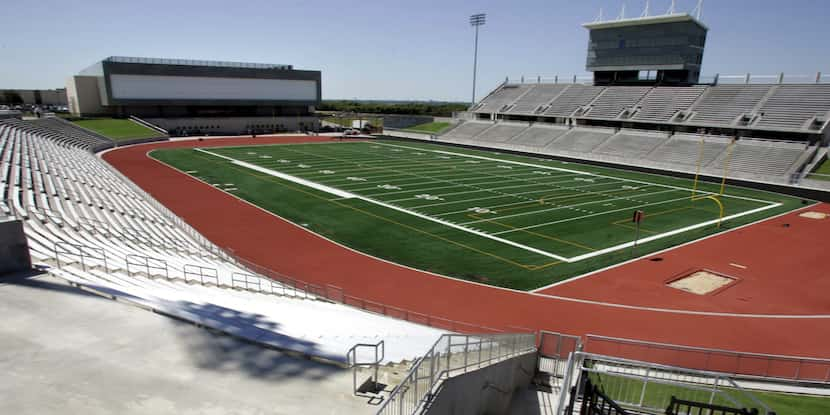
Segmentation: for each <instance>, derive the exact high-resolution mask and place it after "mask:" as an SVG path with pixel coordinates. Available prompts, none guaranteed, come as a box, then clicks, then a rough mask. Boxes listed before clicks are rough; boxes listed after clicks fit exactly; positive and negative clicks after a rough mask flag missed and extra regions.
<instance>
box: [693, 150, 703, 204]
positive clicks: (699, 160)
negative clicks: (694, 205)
mask: <svg viewBox="0 0 830 415" xmlns="http://www.w3.org/2000/svg"><path fill="white" fill-rule="evenodd" d="M705 144H706V139H705V138H703V136H701V137H700V146H699V147H700V148H699V150H698V154H697V168H696V169H695V181H694V182H693V183H692V200H695V196H696V195H697V182H698V180H699V179H700V167H701V166H702V165H703V146H704V145H705Z"/></svg>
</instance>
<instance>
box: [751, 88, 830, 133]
mask: <svg viewBox="0 0 830 415" xmlns="http://www.w3.org/2000/svg"><path fill="white" fill-rule="evenodd" d="M828 114H830V84H816V85H810V84H805V85H779V86H777V87H776V88H775V90H774V91H773V92H772V95H771V96H770V97H769V98H768V99H767V100H766V102H764V104H763V105H762V106H761V109H760V110H759V115H760V117H759V119H758V121H757V122H756V124H755V126H757V127H762V128H773V129H786V130H818V129H819V128H817V127H818V126H816V125H811V124H810V122H811V121H812V120H814V119H815V117H819V118H821V119H823V120H820V124H823V123H824V122H826V120H827V116H828Z"/></svg>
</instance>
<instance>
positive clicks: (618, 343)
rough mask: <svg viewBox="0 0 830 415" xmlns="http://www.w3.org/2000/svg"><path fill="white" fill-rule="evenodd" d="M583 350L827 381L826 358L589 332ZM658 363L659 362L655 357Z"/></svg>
mask: <svg viewBox="0 0 830 415" xmlns="http://www.w3.org/2000/svg"><path fill="white" fill-rule="evenodd" d="M586 338H587V341H586V343H585V350H586V351H589V352H593V353H601V354H607V355H613V356H619V357H624V358H628V359H634V360H645V359H649V360H651V361H655V360H657V359H659V357H663V358H665V359H667V360H666V361H665V362H662V363H666V364H669V363H671V362H685V364H686V365H687V367H689V368H692V369H697V370H705V371H709V372H718V373H721V374H728V375H730V376H733V377H740V378H759V379H776V380H787V381H794V382H808V383H818V384H830V359H816V358H805V357H797V356H782V355H771V354H761V353H747V352H737V351H732V350H722V349H713V348H705V347H691V346H682V345H676V344H667V343H657V342H649V341H642V340H632V339H622V338H617V337H607V336H598V335H593V334H589V335H587V336H586ZM658 363H660V362H659V361H658Z"/></svg>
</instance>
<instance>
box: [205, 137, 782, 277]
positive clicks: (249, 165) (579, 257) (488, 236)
mask: <svg viewBox="0 0 830 415" xmlns="http://www.w3.org/2000/svg"><path fill="white" fill-rule="evenodd" d="M377 144H378V145H383V146H390V147H399V148H407V149H414V150H417V151H425V152H433V153H440V154H450V155H454V156H459V157H468V158H474V159H483V160H488V161H494V162H498V163H506V164H515V165H521V166H527V167H533V168H538V169H544V170H553V171H560V172H566V173H570V174H575V175H585V176H593V177H599V178H603V179H610V180H612V181H616V182H629V183H638V184H641V185H648V186H658V187H663V188H667V189H670V190H664V191H660V192H652V193H646V194H643V195H636V196H646V197H647V196H651V195H655V194H660V193H666V192H671V191H676V190H682V191H691V189H688V188H683V187H678V186H670V185H663V184H658V183H650V182H644V181H638V180H630V179H624V178H618V177H613V176H604V175H599V174H594V173H588V172H581V171H578V170H570V169H563V168H559V167H549V166H541V165H536V164H532V163H523V162H518V161H511V160H500V159H494V158H489V157H483V156H475V155H467V154H459V153H453V152H447V151H441V150H427V149H420V148H412V147H408V146H399V145H394V144H386V143H377ZM195 150H196V151H200V152H203V153H206V154H210V155H213V156H216V157H220V158H223V159H226V160H229V161H231V162H232V163H233V164H236V165H239V166H241V167H245V168H248V169H251V170H254V171H258V172H261V173H265V174H268V175H271V176H274V177H278V178H280V179H283V180H287V181H290V182H293V183H297V184H301V185H303V186H307V187H310V188H313V189H316V190H319V191H322V192H326V193H329V194H332V195H334V196H336V197H338V198H341V199H360V200H364V201H366V202H369V203H373V204H376V205H379V206H382V207H385V208H388V209H392V210H395V211H399V212H403V213H406V214H409V215H412V216H415V217H417V218H420V219H423V220H427V221H430V222H434V223H438V224H441V225H444V226H448V227H450V228H453V229H457V230H461V231H463V232H467V233H471V234H474V235H476V236H480V237H483V238H486V239H490V240H493V241H497V242H500V243H503V244H506V245H509V246H513V247H516V248H519V249H524V250H526V251H529V252H533V253H536V254H539V255H542V256H545V257H549V258H553V259H556V260H560V261H564V262H569V263H570V262H577V261H582V260H584V259H588V258H592V257H595V256H599V255H603V254H606V253H609V252H613V251H616V250H619V249H624V248H626V247H630V246H632V245H633V244H634V242H633V241H632V242H626V243H622V244H619V245H616V246H612V247H609V248H604V249H601V250H598V251H593V252H590V253H588V254H583V255H577V256H574V257H570V258H566V257H563V256H560V255H556V254H553V253H550V252H547V251H544V250H541V249H537V248H533V247H530V246H527V245H523V244H520V243H517V242H513V241H510V240H507V239H504V238H500V237H499V236H498V235H500V234H505V233H510V232H515V231H520V230H524V229H530V228H536V227H541V226H549V225H552V224H556V223H562V222H567V221H572V220H578V219H584V218H586V217H591V216H599V215H604V214H608V213H614V212H618V211H622V210H630V209H635V208H638V207H644V206H653V205H658V204H664V203H671V202H675V201H679V200H683V199H686V198H688V196H684V197H682V198H678V199H672V200H668V201H661V202H654V203H648V204H644V205H641V206H635V207H626V208H622V209H617V210H612V211H604V212H601V213H595V214H590V215H584V216H580V217H574V218H568V219H563V220H559V221H555V222H549V223H544V224H538V225H533V226H529V227H525V228H519V229H513V230H509V231H502V232H496V233H487V232H483V231H480V230H478V229H474V228H470V227H468V226H466V225H469V224H473V223H478V222H485V221H488V219H485V220H480V221H474V222H466V223H462V224H456V223H454V222H450V221H446V220H442V219H439V218H437V217H434V216H430V215H425V214H421V213H418V212H415V211H412V210H409V209H406V208H403V207H400V206H397V205H393V204H391V203H387V202H383V201H379V200H375V199H372V198H371V197H367V196H361V195H358V194H354V193H351V192H347V191H343V190H340V189H336V188H333V187H330V186H326V185H323V184H319V183H315V182H313V181H310V180H306V179H303V178H300V177H296V176H292V175H290V174H286V173H281V172H277V171H274V170H271V169H268V168H265V167H261V166H258V165H255V164H252V163H248V162H244V161H239V160H236V159H234V158H231V157H227V156H223V155H220V154H216V153H213V152H210V151H207V150H204V149H200V148H196V149H195ZM298 153H301V152H298ZM301 154H302V153H301ZM325 158H327V159H333V160H338V159H337V158H336V157H325ZM352 163H355V164H359V163H356V162H352ZM414 176H418V175H414ZM426 178H427V179H429V180H435V181H438V182H445V183H453V182H452V181H448V180H441V179H434V178H431V177H426ZM534 183H536V184H537V185H544V183H543V182H534ZM612 183H613V182H612ZM612 183H603V184H612ZM461 186H464V185H463V184H461ZM564 189H568V188H563V189H560V190H564ZM571 190H578V188H577V189H571ZM479 191H491V190H487V189H482V190H479ZM540 191H544V190H540ZM586 193H587V194H592V193H593V192H586ZM700 193H702V194H713V193H711V192H703V191H701V192H700ZM600 194H601V193H600ZM510 196H514V197H515V195H510V194H504V195H502V196H496V197H510ZM724 196H726V197H732V198H737V199H743V200H750V201H755V202H761V203H767V204H768V205H767V206H763V207H760V208H756V209H752V210H749V211H745V212H741V213H737V214H734V215H730V216H727V217H724V218H723V219H722V220H724V221H725V220H730V219H734V218H738V217H741V216H745V215H751V214H754V213H758V212H762V211H764V210H767V209H772V208H776V207H778V206H781V204H780V203H772V202H769V201H765V200H758V199H752V198H746V197H740V196H730V195H724ZM621 199H624V200H630V199H627V198H625V197H612V198H607V199H605V200H600V201H592V202H586V203H580V204H575V205H572V206H564V207H557V208H553V209H545V210H541V211H534V212H527V213H522V214H515V215H508V216H501V217H495V218H491V219H489V220H493V219H502V218H508V217H514V216H522V215H526V214H536V213H541V212H546V211H550V210H558V209H572V208H574V207H578V206H582V205H588V204H596V203H602V202H607V201H609V200H621ZM717 222H718V219H715V220H710V221H706V222H702V223H698V224H695V225H691V226H687V227H684V228H680V229H675V230H672V231H668V232H664V233H661V234H657V235H653V236H649V237H646V238H642V239H640V240H639V241H638V243H646V242H650V241H653V240H657V239H661V238H666V237H669V236H672V235H676V234H678V233H682V232H686V231H689V230H693V229H697V228H701V227H704V226H709V225H713V224H715V223H717Z"/></svg>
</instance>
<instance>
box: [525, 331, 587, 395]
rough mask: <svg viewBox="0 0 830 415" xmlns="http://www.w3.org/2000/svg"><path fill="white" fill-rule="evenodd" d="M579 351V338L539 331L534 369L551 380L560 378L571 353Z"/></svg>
mask: <svg viewBox="0 0 830 415" xmlns="http://www.w3.org/2000/svg"><path fill="white" fill-rule="evenodd" d="M579 351H582V339H581V338H580V337H579V336H571V335H568V334H562V333H555V332H551V331H545V330H541V331H539V362H538V364H537V367H536V369H537V371H539V372H540V373H544V374H546V375H549V376H551V377H553V378H557V379H559V378H562V377H563V376H564V374H565V366H566V365H567V363H568V358H569V357H570V355H571V353H575V352H579ZM551 386H553V385H551Z"/></svg>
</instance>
